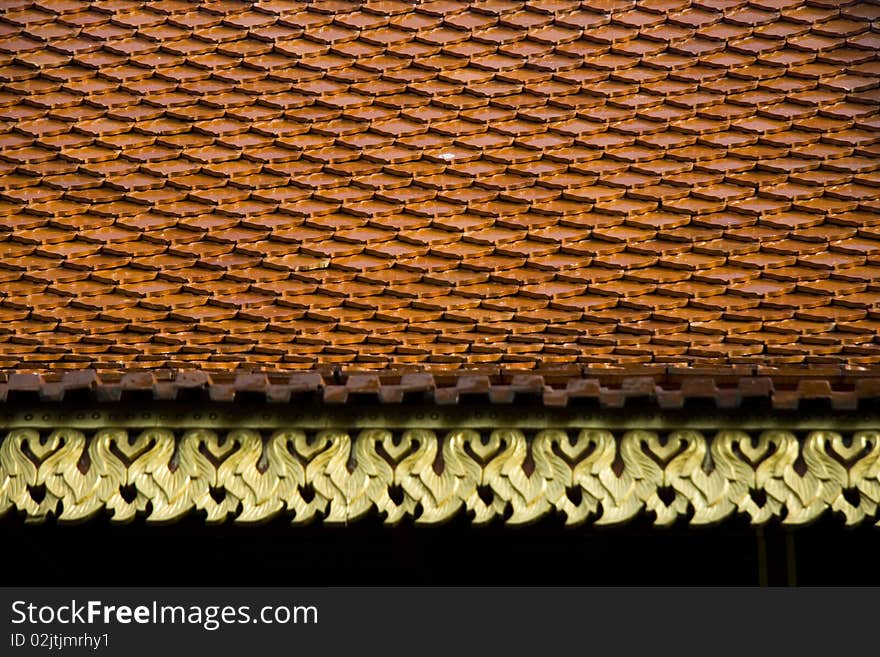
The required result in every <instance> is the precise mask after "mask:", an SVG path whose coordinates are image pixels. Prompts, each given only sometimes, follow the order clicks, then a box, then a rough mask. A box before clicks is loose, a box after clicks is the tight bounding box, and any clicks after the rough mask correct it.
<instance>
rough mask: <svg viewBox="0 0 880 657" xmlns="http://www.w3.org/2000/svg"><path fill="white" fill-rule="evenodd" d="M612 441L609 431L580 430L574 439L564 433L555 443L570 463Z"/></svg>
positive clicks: (612, 437)
mask: <svg viewBox="0 0 880 657" xmlns="http://www.w3.org/2000/svg"><path fill="white" fill-rule="evenodd" d="M613 442H614V436H613V435H611V432H610V431H581V432H580V433H579V434H578V436H577V438H575V439H574V441H572V440H571V437H570V436H568V435H564V434H563V436H562V437H561V439H560V440H559V442H557V443H556V444H557V445H558V446H559V451H560V452H562V453H563V455H565V458H567V459H568V460H569V462H571V463H577V462H579V461H581V460H582V459H583V458H584V457H585V456H586V455H587V454H588V453H590V452H593V451H596V450H602V449H603V448H604V447H605V446H607V445H609V444H612V443H613Z"/></svg>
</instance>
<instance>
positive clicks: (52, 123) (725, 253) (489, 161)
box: [0, 0, 880, 394]
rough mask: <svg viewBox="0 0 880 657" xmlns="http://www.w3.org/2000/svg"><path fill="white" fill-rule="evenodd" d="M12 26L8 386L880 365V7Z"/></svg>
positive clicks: (409, 8) (7, 78)
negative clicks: (98, 379)
mask: <svg viewBox="0 0 880 657" xmlns="http://www.w3.org/2000/svg"><path fill="white" fill-rule="evenodd" d="M3 7H4V9H3V10H2V11H0V85H2V86H0V369H3V370H6V371H7V372H8V373H13V372H25V371H38V372H43V373H57V372H59V371H60V370H76V369H81V368H85V367H88V368H93V369H96V370H99V371H101V372H104V373H110V374H119V375H121V374H122V373H125V372H132V371H136V370H149V371H156V372H158V371H160V370H161V371H164V370H180V369H190V368H197V369H201V370H203V371H205V372H229V371H251V370H261V371H265V372H268V373H276V374H284V373H290V372H292V371H294V370H315V369H317V370H320V369H321V368H332V367H334V366H340V367H343V368H353V369H374V368H375V369H393V370H395V371H407V370H428V371H431V372H440V373H442V372H445V371H455V370H460V369H463V370H467V369H468V368H480V367H483V368H486V367H488V368H512V369H517V370H530V369H548V368H551V369H552V368H554V367H557V368H565V367H569V368H574V371H575V372H576V373H577V374H576V375H574V376H575V377H576V378H581V377H583V368H585V367H593V368H595V367H599V368H601V367H612V366H613V367H615V368H623V369H624V370H626V369H627V368H633V369H637V368H638V367H641V366H653V367H657V368H658V371H663V372H667V371H668V368H676V367H678V368H682V367H689V366H697V367H703V366H711V367H719V366H721V367H727V368H729V371H731V372H734V371H737V370H736V369H735V366H744V367H745V368H746V369H748V371H749V372H752V373H755V372H757V368H768V367H769V368H776V367H788V366H794V367H816V366H826V365H827V366H828V367H830V368H831V369H832V370H833V371H838V370H840V368H845V369H850V370H852V369H859V368H871V367H872V366H874V365H877V364H880V338H878V335H880V143H878V142H880V117H878V108H880V89H878V83H880V61H878V53H880V34H878V31H880V5H878V4H876V3H872V2H845V1H841V0H809V1H806V2H805V1H801V0H751V1H748V2H747V1H746V0H691V1H689V0H639V1H638V2H637V1H636V0H594V1H591V2H583V3H582V2H576V1H570V0H532V1H528V2H521V1H513V0H478V1H473V2H464V1H461V2H458V1H453V0H438V1H436V2H424V3H415V2H394V1H390V2H365V3H360V2H342V1H330V2H311V3H309V2H301V1H294V0H266V1H264V2H256V3H252V2H239V1H236V0H218V1H216V2H202V3H195V2H190V1H183V0H161V1H158V2H134V1H129V0H98V1H96V2H85V1H81V0H39V1H37V2H17V1H15V0H5V1H4V2H3ZM820 371H821V370H820ZM111 378H112V377H111ZM285 380H287V379H285ZM28 385H31V384H28ZM829 394H830V393H829Z"/></svg>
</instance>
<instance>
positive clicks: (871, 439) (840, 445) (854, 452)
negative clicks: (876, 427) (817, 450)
mask: <svg viewBox="0 0 880 657" xmlns="http://www.w3.org/2000/svg"><path fill="white" fill-rule="evenodd" d="M823 433H825V435H826V439H827V441H828V445H829V447H831V451H832V452H834V454H835V455H836V456H837V457H838V459H839V460H841V461H843V462H844V463H847V464H849V463H852V462H853V461H855V460H856V459H857V458H858V457H859V456H860V455H861V454H862V453H863V452H864V451H865V449H866V448H867V449H868V451H869V452H875V451H877V448H878V445H880V440H878V436H880V434H878V433H877V432H876V431H859V432H858V433H856V434H855V435H854V436H853V437H852V440H851V441H847V440H844V437H843V436H841V435H840V434H839V433H836V432H823ZM847 442H849V445H847Z"/></svg>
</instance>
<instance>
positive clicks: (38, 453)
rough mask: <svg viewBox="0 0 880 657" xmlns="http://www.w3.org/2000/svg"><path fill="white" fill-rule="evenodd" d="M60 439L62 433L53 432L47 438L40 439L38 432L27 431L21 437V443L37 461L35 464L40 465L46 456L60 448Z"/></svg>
mask: <svg viewBox="0 0 880 657" xmlns="http://www.w3.org/2000/svg"><path fill="white" fill-rule="evenodd" d="M61 438H62V432H60V431H53V432H52V433H50V434H49V435H48V436H45V437H44V438H41V437H40V434H39V433H38V432H36V431H33V430H30V429H29V430H28V431H27V433H26V434H24V436H22V443H23V444H24V445H25V446H27V450H28V451H29V452H30V453H31V454H32V455H33V457H34V458H35V459H37V462H39V463H42V462H43V460H45V458H46V457H47V456H49V455H50V454H52V453H53V452H56V451H57V450H58V448H59V447H61Z"/></svg>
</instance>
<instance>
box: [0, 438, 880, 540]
mask: <svg viewBox="0 0 880 657" xmlns="http://www.w3.org/2000/svg"><path fill="white" fill-rule="evenodd" d="M878 504H880V431H871V430H860V431H856V432H850V433H838V432H835V431H827V430H820V431H812V432H810V433H808V434H807V435H805V436H803V437H802V438H801V439H799V438H798V437H797V436H796V435H795V434H794V433H792V432H790V431H784V430H765V431H759V432H751V433H749V432H746V431H738V430H721V431H718V432H713V433H706V432H700V431H695V430H692V429H683V430H672V431H668V432H655V431H651V430H644V429H636V430H626V431H617V432H613V431H609V430H602V429H584V430H562V429H544V430H539V431H536V432H531V433H527V432H524V431H521V430H518V429H496V430H492V431H478V430H475V429H471V428H459V429H453V430H451V431H448V432H441V433H438V432H435V431H434V430H430V429H405V430H394V431H392V430H387V429H364V430H360V431H352V432H347V431H343V430H339V429H334V430H316V431H304V430H300V429H277V430H273V431H267V432H262V433H261V432H259V431H256V430H253V429H232V430H228V431H216V430H212V429H183V430H179V431H177V433H175V431H172V430H170V429H163V428H146V429H140V430H127V429H121V428H105V429H99V430H96V431H83V430H81V429H72V428H66V429H56V430H52V431H42V432H41V431H38V430H37V429H34V428H14V429H11V430H9V431H8V433H6V435H5V436H4V437H3V439H2V442H0V515H3V514H4V513H7V512H12V511H13V510H17V511H19V512H23V513H24V515H25V516H26V518H28V519H31V520H42V519H45V518H47V517H48V516H50V515H53V516H56V517H57V518H58V519H59V520H61V521H79V520H84V519H87V518H90V517H93V516H96V515H100V514H106V515H108V516H109V517H110V518H111V519H112V520H113V521H118V522H125V521H130V520H133V519H134V518H136V517H137V516H139V515H140V516H143V517H145V518H146V520H147V521H148V522H169V521H174V520H177V519H180V518H181V517H183V516H185V515H187V514H190V513H194V512H201V513H202V514H204V515H205V516H206V518H207V521H208V522H222V521H225V520H228V519H232V520H234V521H236V522H241V523H252V522H260V521H264V520H267V519H269V518H271V517H273V516H275V515H277V514H284V515H285V516H288V517H290V518H291V521H292V522H293V523H306V522H310V521H313V520H316V519H323V520H324V522H328V523H348V522H352V521H355V520H357V519H359V518H361V517H363V516H365V515H367V514H369V513H371V512H374V511H378V512H379V513H381V514H383V515H384V517H385V521H386V522H387V523H390V524H393V523H397V522H400V521H403V520H412V521H414V522H415V523H417V524H428V525H430V524H437V523H442V522H444V521H447V520H449V519H451V518H452V517H454V516H455V515H456V514H459V513H468V514H470V516H471V517H472V518H473V522H474V523H477V524H483V523H488V522H492V521H496V520H503V521H504V522H507V523H509V524H512V525H514V524H524V523H529V522H532V521H536V520H538V519H539V518H542V517H544V516H546V515H548V514H551V513H557V514H562V515H563V516H564V517H565V520H566V522H567V523H568V524H570V525H576V524H579V523H583V522H588V521H589V522H593V523H595V524H597V525H609V524H615V523H622V522H626V521H628V520H631V519H632V518H634V517H636V516H637V515H639V514H641V513H651V514H653V515H654V516H655V518H656V524H658V525H669V524H672V523H674V522H676V521H678V520H682V519H686V520H687V521H688V522H690V524H692V525H707V524H712V523H716V522H719V521H721V520H723V519H725V518H728V517H730V516H733V515H734V514H745V516H747V517H748V518H749V519H750V521H751V522H752V523H755V524H761V523H765V522H767V521H769V520H772V519H777V520H781V521H782V522H783V523H785V524H789V525H800V524H804V523H808V522H811V521H813V520H815V519H817V518H818V517H819V516H821V515H822V514H824V513H827V512H837V513H840V514H842V516H843V518H844V520H845V522H846V524H848V525H854V524H856V523H859V522H863V521H871V522H874V521H876V519H877V510H878Z"/></svg>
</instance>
